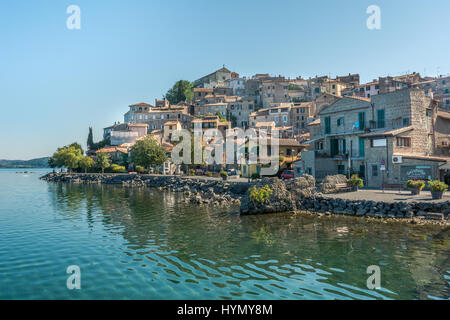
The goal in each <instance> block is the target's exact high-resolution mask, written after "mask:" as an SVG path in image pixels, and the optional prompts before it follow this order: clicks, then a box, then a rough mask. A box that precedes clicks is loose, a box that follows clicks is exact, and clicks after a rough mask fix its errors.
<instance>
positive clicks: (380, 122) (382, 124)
mask: <svg viewBox="0 0 450 320" xmlns="http://www.w3.org/2000/svg"><path fill="white" fill-rule="evenodd" d="M377 119H378V122H377V127H378V128H384V127H385V120H384V109H381V110H378V111H377Z"/></svg>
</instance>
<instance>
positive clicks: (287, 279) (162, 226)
mask: <svg viewBox="0 0 450 320" xmlns="http://www.w3.org/2000/svg"><path fill="white" fill-rule="evenodd" d="M48 194H49V196H50V197H51V203H52V206H54V208H55V209H56V210H55V211H56V212H58V215H59V218H60V219H63V220H67V221H71V222H72V221H78V222H80V221H83V222H85V223H86V225H87V228H88V229H89V230H91V231H93V232H94V231H95V230H96V229H97V228H99V227H101V228H102V231H104V232H106V235H107V236H106V239H104V241H106V242H107V243H108V245H109V246H106V247H104V248H103V250H104V251H103V252H97V254H99V255H100V256H102V257H103V258H104V259H111V255H112V256H116V257H117V259H112V260H111V261H110V262H109V263H110V266H111V267H114V268H117V269H119V271H120V272H121V274H122V276H123V278H121V277H117V279H116V281H117V282H124V283H127V284H128V285H129V284H130V283H131V284H134V288H135V289H136V290H137V291H136V292H135V294H136V295H135V297H140V295H139V293H141V294H142V295H145V296H146V297H147V298H175V299H177V298H179V299H183V298H186V299H201V298H223V299H231V298H246V299H252V298H257V299H278V298H285V299H311V298H313V299H334V298H339V299H347V298H348V299H368V298H369V299H374V298H384V299H389V298H393V299H416V298H420V299H429V298H444V299H448V298H449V293H450V289H449V284H448V280H449V270H450V263H449V253H450V240H449V230H448V229H447V230H442V229H440V228H437V227H431V226H407V225H402V224H391V223H382V222H380V223H368V222H367V221H365V220H362V219H351V218H344V217H322V218H320V219H319V218H317V217H315V216H306V215H289V214H281V215H280V214H278V215H265V216H249V217H240V216H238V215H236V214H229V213H227V211H228V212H229V211H230V210H231V211H232V210H233V208H227V209H223V210H217V209H214V208H205V207H198V206H192V205H190V204H186V203H185V202H184V199H183V197H182V195H178V194H174V193H170V192H162V191H157V190H149V189H145V188H144V189H139V188H125V187H113V186H101V185H100V186H98V185H92V186H85V185H76V184H49V185H48ZM108 235H109V236H111V238H110V239H109V238H108V237H109V236H108ZM117 236H119V237H121V239H122V240H123V242H121V243H120V244H119V245H117V244H114V245H113V244H112V243H113V242H114V241H116V240H115V239H117V238H116V237H117ZM92 245H93V246H95V245H98V244H95V243H93V244H92ZM118 250H119V251H120V253H121V254H120V255H118V254H117V251H118ZM369 265H379V266H380V267H381V270H382V278H381V283H382V286H383V288H382V289H381V290H377V291H373V290H368V289H367V287H366V280H367V277H368V275H367V274H366V268H367V267H368V266H369ZM129 271H135V273H133V276H127V272H129ZM139 279H140V280H139ZM117 282H116V283H115V284H114V287H115V288H117ZM119 287H120V286H119ZM111 290H112V288H111ZM122 293H123V291H122Z"/></svg>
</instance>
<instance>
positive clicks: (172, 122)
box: [164, 121, 180, 126]
mask: <svg viewBox="0 0 450 320" xmlns="http://www.w3.org/2000/svg"><path fill="white" fill-rule="evenodd" d="M179 123H180V122H179V121H167V122H166V123H164V125H165V126H176V125H177V124H179Z"/></svg>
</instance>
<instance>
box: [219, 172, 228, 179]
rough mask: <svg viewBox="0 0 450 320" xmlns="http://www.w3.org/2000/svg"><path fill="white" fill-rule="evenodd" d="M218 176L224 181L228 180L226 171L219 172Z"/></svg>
mask: <svg viewBox="0 0 450 320" xmlns="http://www.w3.org/2000/svg"><path fill="white" fill-rule="evenodd" d="M220 176H221V177H222V179H223V180H224V181H225V180H227V178H228V172H226V171H220Z"/></svg>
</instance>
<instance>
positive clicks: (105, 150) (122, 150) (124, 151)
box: [95, 147, 128, 153]
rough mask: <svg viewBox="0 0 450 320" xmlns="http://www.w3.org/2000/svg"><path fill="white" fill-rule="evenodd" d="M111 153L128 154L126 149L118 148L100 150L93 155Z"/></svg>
mask: <svg viewBox="0 0 450 320" xmlns="http://www.w3.org/2000/svg"><path fill="white" fill-rule="evenodd" d="M113 152H122V153H128V151H127V149H126V148H120V147H105V148H102V149H100V150H97V151H96V152H95V153H113Z"/></svg>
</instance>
